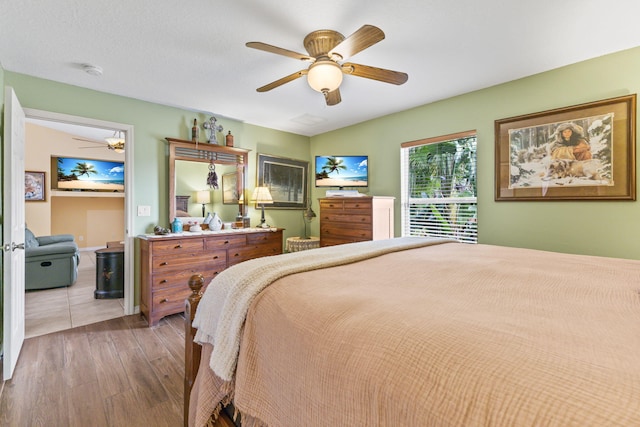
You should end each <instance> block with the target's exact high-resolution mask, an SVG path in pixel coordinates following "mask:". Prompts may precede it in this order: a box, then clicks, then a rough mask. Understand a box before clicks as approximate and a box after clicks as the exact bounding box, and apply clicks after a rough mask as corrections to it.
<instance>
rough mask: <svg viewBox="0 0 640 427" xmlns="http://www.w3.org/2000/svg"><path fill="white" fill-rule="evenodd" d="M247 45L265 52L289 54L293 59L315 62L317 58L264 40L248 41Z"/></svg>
mask: <svg viewBox="0 0 640 427" xmlns="http://www.w3.org/2000/svg"><path fill="white" fill-rule="evenodd" d="M246 46H247V47H250V48H253V49H258V50H264V51H265V52H270V53H276V54H278V55H284V56H288V57H289V58H293V59H299V60H300V61H309V62H313V61H315V60H316V59H315V58H312V57H311V56H309V55H303V54H301V53H298V52H294V51H292V50H287V49H283V48H281V47H277V46H272V45H270V44H266V43H262V42H248V43H246Z"/></svg>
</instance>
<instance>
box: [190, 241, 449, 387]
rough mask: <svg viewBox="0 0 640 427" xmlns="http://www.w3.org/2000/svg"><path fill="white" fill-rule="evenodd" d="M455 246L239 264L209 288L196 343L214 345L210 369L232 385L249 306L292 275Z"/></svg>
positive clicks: (393, 244)
mask: <svg viewBox="0 0 640 427" xmlns="http://www.w3.org/2000/svg"><path fill="white" fill-rule="evenodd" d="M450 241H451V240H449V239H433V238H424V237H400V238H395V239H388V240H377V241H367V242H358V243H351V244H346V245H337V246H329V247H323V248H318V249H312V250H308V251H300V252H293V253H288V254H282V255H276V256H270V257H264V258H257V259H253V260H249V261H245V262H243V263H240V264H236V265H234V266H232V267H230V268H228V269H226V270H224V271H223V272H221V273H220V274H219V275H218V276H217V277H216V278H215V279H214V280H212V281H211V283H210V284H209V286H208V287H207V290H206V292H205V293H204V296H203V297H202V300H201V301H200V304H199V305H198V309H197V311H196V316H195V319H194V321H193V326H194V327H195V328H197V332H196V336H195V341H196V342H197V343H200V344H203V343H210V344H212V345H213V352H212V354H211V359H210V361H209V366H210V367H211V369H212V370H213V371H214V372H215V373H216V375H218V376H219V377H220V378H221V379H223V380H225V381H230V380H231V379H232V377H233V374H234V372H235V368H236V362H237V358H238V352H239V349H240V336H241V332H242V327H243V325H244V321H245V317H246V315H247V311H248V310H249V306H250V305H251V302H252V301H253V298H254V297H255V296H256V295H258V293H259V292H260V291H262V290H263V289H264V288H265V287H267V286H269V285H270V284H271V283H272V282H273V281H275V280H277V279H279V278H281V277H284V276H288V275H290V274H295V273H301V272H304V271H310V270H316V269H320V268H326V267H333V266H338V265H344V264H349V263H353V262H356V261H360V260H364V259H367V258H373V257H377V256H380V255H384V254H386V253H390V252H396V251H401V250H406V249H413V248H417V247H421V246H429V245H434V244H439V243H445V242H450Z"/></svg>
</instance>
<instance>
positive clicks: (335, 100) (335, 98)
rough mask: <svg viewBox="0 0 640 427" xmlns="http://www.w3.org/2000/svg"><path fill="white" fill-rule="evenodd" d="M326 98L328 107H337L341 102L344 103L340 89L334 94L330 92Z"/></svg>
mask: <svg viewBox="0 0 640 427" xmlns="http://www.w3.org/2000/svg"><path fill="white" fill-rule="evenodd" d="M324 97H325V99H326V101H327V105H336V104H339V103H340V101H342V98H341V97H340V89H336V90H334V91H333V92H328V93H327V94H325V96H324Z"/></svg>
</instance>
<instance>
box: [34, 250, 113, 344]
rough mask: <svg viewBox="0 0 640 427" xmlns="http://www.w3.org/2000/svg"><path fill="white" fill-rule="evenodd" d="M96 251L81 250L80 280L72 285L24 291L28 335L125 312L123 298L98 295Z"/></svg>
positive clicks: (52, 330) (108, 317) (104, 318)
mask: <svg viewBox="0 0 640 427" xmlns="http://www.w3.org/2000/svg"><path fill="white" fill-rule="evenodd" d="M95 289H96V254H95V251H94V250H86V251H80V264H78V280H76V283H74V284H73V285H71V286H69V287H64V288H55V289H43V290H34V291H28V292H27V293H26V294H25V337H26V338H30V337H35V336H38V335H44V334H48V333H51V332H56V331H61V330H64V329H69V328H75V327H76V326H82V325H88V324H90V323H95V322H100V321H103V320H107V319H113V318H116V317H121V316H123V315H124V298H115V299H95V297H94V295H93V294H94V291H95Z"/></svg>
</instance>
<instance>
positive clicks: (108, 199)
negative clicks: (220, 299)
mask: <svg viewBox="0 0 640 427" xmlns="http://www.w3.org/2000/svg"><path fill="white" fill-rule="evenodd" d="M24 111H25V116H26V125H25V126H26V127H28V128H29V127H34V128H33V129H37V130H38V131H44V132H51V134H52V135H57V136H59V137H62V141H63V142H62V144H66V145H65V146H64V147H62V146H55V145H54V144H51V146H50V147H42V146H40V147H39V149H40V150H47V151H48V152H47V154H46V156H47V158H57V157H60V156H68V157H69V156H70V157H74V158H77V159H89V160H90V159H94V160H101V159H104V160H113V159H117V158H121V159H123V161H124V195H123V194H122V192H120V193H119V194H118V192H117V191H114V192H113V193H108V192H100V193H98V192H92V191H84V190H63V191H60V190H57V189H55V190H51V188H52V187H54V186H52V185H51V183H53V182H54V181H56V178H57V175H56V173H55V172H56V170H55V165H52V166H51V168H50V169H49V170H46V172H47V175H49V180H47V185H48V189H47V191H48V192H49V195H48V197H47V199H48V200H49V202H48V203H46V204H41V205H40V206H38V207H37V208H35V209H36V210H35V212H31V213H32V215H31V218H32V219H33V218H34V217H35V218H43V217H44V219H45V222H46V226H45V229H46V230H49V231H50V232H51V233H50V234H55V233H56V232H59V231H60V230H65V228H66V229H69V228H71V229H74V230H73V233H72V234H74V235H75V236H76V237H77V240H78V241H77V243H78V246H79V247H80V264H79V266H78V280H77V281H76V283H75V284H74V285H71V286H69V287H67V288H59V289H51V290H46V291H37V292H38V293H42V294H41V295H42V296H37V295H35V294H34V295H32V293H30V294H29V295H27V302H26V307H25V308H26V311H25V317H26V319H27V322H26V329H27V330H26V337H27V338H28V337H30V336H36V335H41V334H42V333H49V332H52V331H53V330H61V329H65V326H68V327H75V326H80V325H83V324H88V323H93V322H97V321H102V320H106V319H107V318H114V317H119V316H122V315H128V314H133V313H134V312H135V308H134V295H133V293H134V281H133V277H134V275H133V255H134V254H133V250H134V245H133V236H131V235H130V234H129V230H130V229H131V225H132V221H133V217H132V213H131V211H132V209H131V206H132V194H133V143H134V141H133V126H132V125H128V124H122V123H114V122H107V121H102V120H96V119H90V118H85V117H79V116H70V115H65V114H59V113H53V112H47V111H40V110H33V109H27V108H25V109H24ZM65 135H66V137H65ZM109 137H120V138H121V139H124V141H126V143H125V145H124V152H123V153H122V148H123V147H122V146H119V145H116V147H117V148H118V149H119V150H118V151H120V153H119V154H120V155H119V156H114V153H113V150H112V146H111V145H109V143H108V142H107V141H106V139H107V138H109ZM29 138H30V132H27V134H26V146H27V150H26V153H25V160H26V167H25V169H27V170H29V164H30V159H29V148H28V147H29V145H30V140H29ZM47 139H48V140H49V141H47V142H51V141H52V140H53V138H47ZM50 163H53V162H50ZM85 163H86V162H85ZM57 172H59V171H57ZM123 199H124V200H123ZM123 201H124V207H123V208H122V205H123ZM33 205H34V204H32V203H30V204H29V205H28V206H27V209H26V214H27V215H26V220H27V225H29V221H30V219H29V217H30V215H29V208H31V206H33ZM45 205H48V206H45ZM83 206H84V207H83ZM114 206H115V207H114ZM118 206H119V208H118ZM38 209H39V210H40V211H38ZM64 209H67V210H66V211H64ZM56 210H58V214H56V212H55V211H56ZM60 210H62V211H60ZM38 212H41V213H43V214H42V215H39V214H38ZM118 212H119V213H118ZM47 214H48V217H47ZM114 215H115V217H114ZM70 217H74V218H75V222H77V223H78V227H74V220H73V219H71V220H70ZM65 221H67V222H66V224H65ZM69 221H71V222H70V223H69ZM109 224H113V225H114V226H115V227H116V229H119V230H118V232H117V233H116V234H117V236H118V238H117V239H116V240H117V243H121V244H122V245H123V247H124V277H123V279H124V280H123V282H124V284H123V288H124V292H123V294H124V295H123V298H122V299H119V300H118V299H117V298H116V299H114V300H112V301H108V300H105V299H95V298H93V290H95V289H96V281H97V273H96V261H95V251H96V250H99V249H102V248H104V247H105V246H107V243H111V244H113V243H114V242H113V241H111V242H108V241H107V240H114V239H113V238H111V239H109V238H104V239H102V240H105V241H102V240H101V239H100V237H99V236H100V232H99V231H100V230H101V229H104V228H105V227H109ZM120 236H122V237H120ZM45 294H49V295H45ZM92 299H94V301H91V300H92ZM30 300H31V301H30ZM39 300H43V301H49V302H50V303H51V302H52V301H54V302H53V304H54V305H56V306H57V307H58V310H57V313H58V318H55V314H53V313H55V311H50V312H51V313H52V317H51V318H49V319H47V320H44V319H45V318H44V315H43V314H42V313H43V312H45V311H47V310H46V309H45V305H41V304H40V301H39ZM65 305H66V306H68V307H69V311H68V315H67V319H66V320H64V319H63V318H62V317H61V316H60V313H61V310H60V308H61V307H64V306H65ZM92 306H93V309H92ZM100 307H102V308H100ZM32 310H36V311H39V313H34V312H33V311H32ZM105 316H107V317H106V318H105ZM51 328H54V329H53V330H52V329H51ZM56 328H57V329H56Z"/></svg>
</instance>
